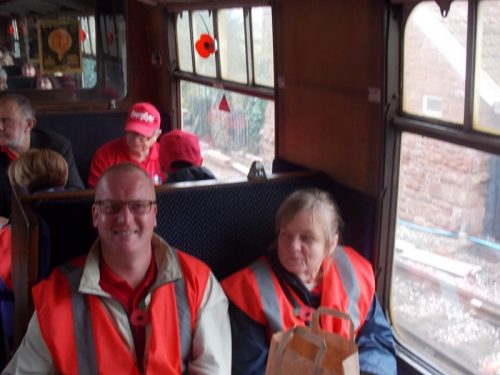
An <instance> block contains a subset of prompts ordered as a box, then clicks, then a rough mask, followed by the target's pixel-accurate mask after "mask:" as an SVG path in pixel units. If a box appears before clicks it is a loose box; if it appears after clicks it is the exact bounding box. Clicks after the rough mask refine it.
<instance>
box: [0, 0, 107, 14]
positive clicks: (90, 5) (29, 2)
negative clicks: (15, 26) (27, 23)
mask: <svg viewBox="0 0 500 375" xmlns="http://www.w3.org/2000/svg"><path fill="white" fill-rule="evenodd" d="M95 1H96V0H0V16H4V17H21V16H44V15H53V14H75V13H76V14H84V13H87V12H94V11H95ZM101 1H102V0H101Z"/></svg>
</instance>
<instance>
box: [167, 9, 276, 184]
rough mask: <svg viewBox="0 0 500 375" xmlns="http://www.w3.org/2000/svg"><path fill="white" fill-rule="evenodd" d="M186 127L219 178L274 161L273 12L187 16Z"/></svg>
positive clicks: (180, 50)
mask: <svg viewBox="0 0 500 375" xmlns="http://www.w3.org/2000/svg"><path fill="white" fill-rule="evenodd" d="M176 19H177V20H176V25H175V30H176V42H177V43H176V44H177V56H178V57H177V58H178V70H177V71H176V72H174V78H175V79H176V82H177V84H178V85H179V91H180V98H179V106H180V108H181V116H180V126H181V127H182V128H183V129H185V130H187V131H192V132H194V133H196V134H197V135H198V136H199V137H200V140H201V144H202V151H203V154H204V165H206V166H207V167H208V168H210V169H211V170H212V171H213V172H214V173H215V174H216V176H217V177H218V178H228V177H237V176H246V175H247V174H248V171H249V167H250V165H251V163H252V162H253V161H260V162H261V163H263V164H264V167H265V168H266V170H267V171H270V170H271V164H272V160H273V158H274V70H273V41H272V35H273V33H272V18H271V8H270V7H242V8H222V9H211V10H193V11H182V12H179V13H178V14H177V17H176Z"/></svg>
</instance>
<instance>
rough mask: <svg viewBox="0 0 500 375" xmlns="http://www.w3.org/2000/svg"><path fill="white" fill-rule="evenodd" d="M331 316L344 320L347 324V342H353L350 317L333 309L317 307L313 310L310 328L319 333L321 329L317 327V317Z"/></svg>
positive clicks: (352, 326) (352, 327) (352, 325)
mask: <svg viewBox="0 0 500 375" xmlns="http://www.w3.org/2000/svg"><path fill="white" fill-rule="evenodd" d="M322 314H323V315H332V316H335V317H336V318H339V319H345V320H347V321H348V322H349V341H354V324H353V322H352V320H351V317H350V316H349V315H348V314H346V313H343V312H341V311H338V310H335V309H329V308H327V307H321V306H320V307H318V308H317V309H316V310H314V313H313V324H312V328H313V330H315V331H321V327H320V326H319V316H320V315H322Z"/></svg>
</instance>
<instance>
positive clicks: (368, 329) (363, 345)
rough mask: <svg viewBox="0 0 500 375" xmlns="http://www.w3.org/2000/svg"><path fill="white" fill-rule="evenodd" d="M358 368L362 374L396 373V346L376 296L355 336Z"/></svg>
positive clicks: (380, 374)
mask: <svg viewBox="0 0 500 375" xmlns="http://www.w3.org/2000/svg"><path fill="white" fill-rule="evenodd" d="M356 344H357V345H358V353H359V368H360V371H361V373H362V374H372V375H396V374H397V366H396V348H395V345H394V339H393V336H392V331H391V327H389V322H388V321H387V319H386V318H385V315H384V312H383V311H382V308H381V307H380V303H379V302H378V299H377V296H375V298H374V299H373V302H372V305H371V306H370V310H369V311H368V315H367V316H366V320H365V323H364V324H363V327H361V329H360V330H359V332H358V335H357V337H356Z"/></svg>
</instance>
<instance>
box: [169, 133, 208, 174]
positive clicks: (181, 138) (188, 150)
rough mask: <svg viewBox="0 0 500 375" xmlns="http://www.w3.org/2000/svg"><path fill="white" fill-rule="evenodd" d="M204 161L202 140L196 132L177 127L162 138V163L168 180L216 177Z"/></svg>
mask: <svg viewBox="0 0 500 375" xmlns="http://www.w3.org/2000/svg"><path fill="white" fill-rule="evenodd" d="M202 163H203V158H202V156H201V150H200V141H199V139H198V137H197V136H196V135H195V134H193V133H189V132H185V131H182V130H178V129H176V130H172V131H171V132H168V133H166V134H164V135H163V136H162V137H161V138H160V164H161V167H162V169H163V172H165V174H166V175H167V181H166V182H181V181H194V180H209V179H214V178H215V176H214V175H213V173H212V172H211V171H209V170H208V169H207V168H205V167H202V166H201V164H202Z"/></svg>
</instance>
